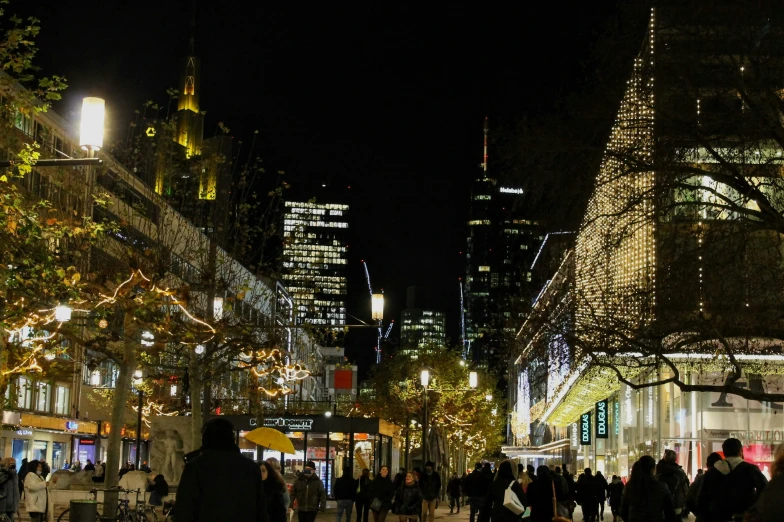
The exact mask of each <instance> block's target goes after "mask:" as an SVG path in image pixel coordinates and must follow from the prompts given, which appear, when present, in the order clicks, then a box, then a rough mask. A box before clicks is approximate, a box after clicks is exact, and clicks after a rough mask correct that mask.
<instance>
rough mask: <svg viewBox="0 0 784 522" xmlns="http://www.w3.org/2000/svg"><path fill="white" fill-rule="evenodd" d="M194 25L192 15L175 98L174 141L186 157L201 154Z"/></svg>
mask: <svg viewBox="0 0 784 522" xmlns="http://www.w3.org/2000/svg"><path fill="white" fill-rule="evenodd" d="M195 26H196V22H195V16H194V17H192V18H191V39H190V49H189V53H188V56H187V57H186V58H185V63H184V64H183V65H184V67H183V70H182V73H183V74H182V76H181V78H180V88H179V91H180V92H179V98H178V100H177V138H176V141H177V143H179V144H180V145H182V146H183V147H185V156H186V157H188V158H191V157H193V156H199V155H201V146H202V140H203V137H204V114H203V113H202V112H201V111H200V109H199V94H200V90H201V82H200V76H201V62H200V61H199V59H198V58H197V57H196V45H195V31H196V27H195Z"/></svg>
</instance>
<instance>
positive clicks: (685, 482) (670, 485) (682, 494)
mask: <svg viewBox="0 0 784 522" xmlns="http://www.w3.org/2000/svg"><path fill="white" fill-rule="evenodd" d="M656 478H657V479H659V482H661V483H663V484H665V485H666V486H667V489H668V490H669V492H670V494H671V495H672V503H673V505H674V506H675V509H679V508H682V507H683V506H685V505H686V493H687V492H688V491H689V478H688V477H687V476H686V472H685V471H683V468H682V467H680V466H679V465H678V464H677V463H676V462H669V461H666V460H660V461H659V463H658V464H657V465H656Z"/></svg>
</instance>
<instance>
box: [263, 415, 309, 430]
mask: <svg viewBox="0 0 784 522" xmlns="http://www.w3.org/2000/svg"><path fill="white" fill-rule="evenodd" d="M264 426H265V427H267V428H286V429H287V430H290V431H310V430H311V429H312V428H313V419H286V418H283V417H278V418H277V419H264Z"/></svg>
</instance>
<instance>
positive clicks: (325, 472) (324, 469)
mask: <svg viewBox="0 0 784 522" xmlns="http://www.w3.org/2000/svg"><path fill="white" fill-rule="evenodd" d="M313 463H314V464H315V465H316V475H317V476H318V478H320V479H321V482H323V483H324V489H326V490H327V497H328V498H332V479H333V477H334V476H335V473H334V471H333V465H334V464H335V461H334V460H333V459H322V460H314V461H313Z"/></svg>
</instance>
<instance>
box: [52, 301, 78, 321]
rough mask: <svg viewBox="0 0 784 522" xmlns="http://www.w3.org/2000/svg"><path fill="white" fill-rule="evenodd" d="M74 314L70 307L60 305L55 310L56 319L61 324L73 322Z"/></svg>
mask: <svg viewBox="0 0 784 522" xmlns="http://www.w3.org/2000/svg"><path fill="white" fill-rule="evenodd" d="M72 313H73V309H71V307H70V306H68V305H64V304H63V305H58V306H57V307H56V308H55V309H54V318H55V319H56V320H58V321H60V322H61V323H66V322H68V321H70V320H71V314H72Z"/></svg>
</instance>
